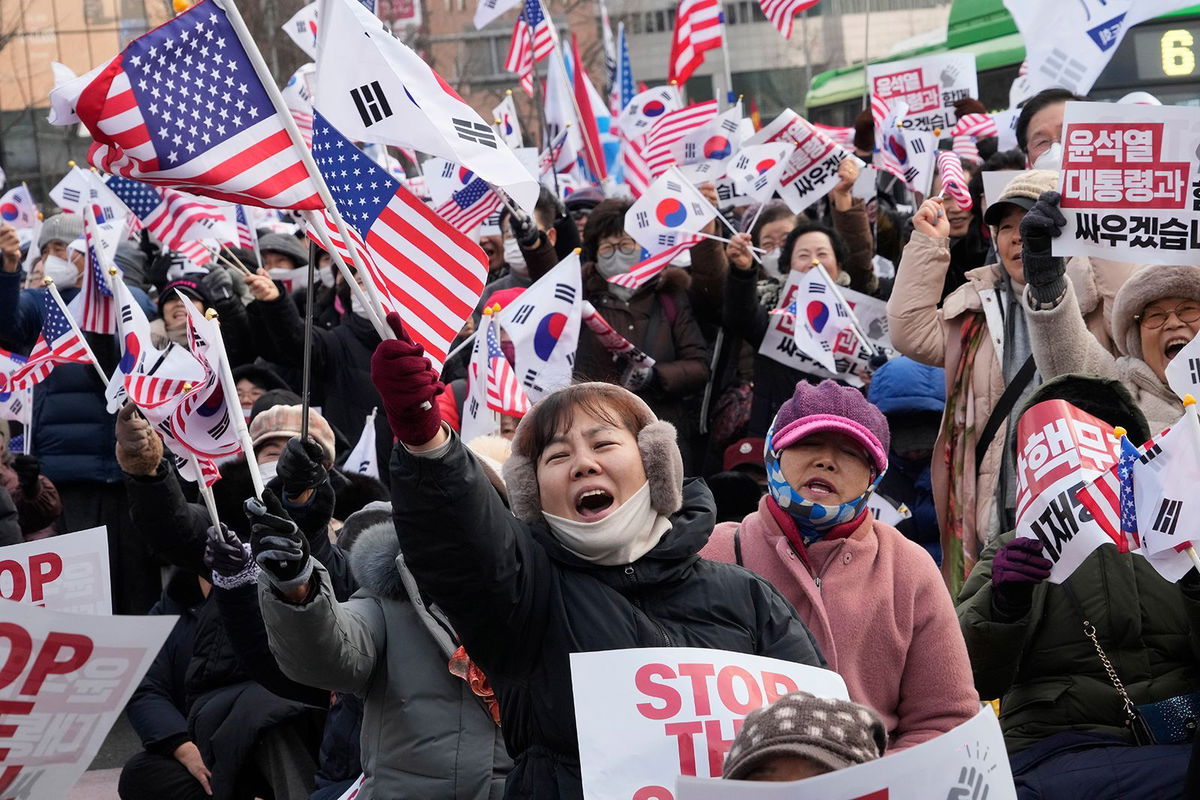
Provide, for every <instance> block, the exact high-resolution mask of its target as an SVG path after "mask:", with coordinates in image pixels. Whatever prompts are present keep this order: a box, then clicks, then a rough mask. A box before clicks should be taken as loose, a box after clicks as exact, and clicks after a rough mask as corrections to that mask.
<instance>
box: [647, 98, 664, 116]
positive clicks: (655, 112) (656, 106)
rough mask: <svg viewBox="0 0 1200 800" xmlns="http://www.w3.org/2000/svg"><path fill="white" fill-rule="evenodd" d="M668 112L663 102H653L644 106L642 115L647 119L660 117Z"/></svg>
mask: <svg viewBox="0 0 1200 800" xmlns="http://www.w3.org/2000/svg"><path fill="white" fill-rule="evenodd" d="M666 110H667V107H666V105H665V104H664V103H663V102H662V101H661V100H651V101H650V102H648V103H646V105H644V106H642V114H643V115H645V116H647V117H658V116H661V115H662V114H663V112H665V111H666Z"/></svg>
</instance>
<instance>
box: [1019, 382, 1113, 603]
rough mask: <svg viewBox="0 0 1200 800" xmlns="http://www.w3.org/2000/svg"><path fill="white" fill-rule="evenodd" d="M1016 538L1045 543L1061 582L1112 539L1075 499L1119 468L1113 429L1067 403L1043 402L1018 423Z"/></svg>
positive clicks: (1053, 579)
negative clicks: (1094, 482)
mask: <svg viewBox="0 0 1200 800" xmlns="http://www.w3.org/2000/svg"><path fill="white" fill-rule="evenodd" d="M1017 442H1018V448H1017V463H1016V470H1017V535H1018V536H1029V537H1032V538H1035V539H1038V540H1039V541H1041V543H1042V555H1044V556H1045V557H1046V558H1048V559H1050V561H1052V562H1053V563H1054V566H1053V567H1052V568H1051V570H1050V578H1049V580H1050V582H1051V583H1062V582H1063V581H1064V580H1065V579H1066V578H1068V577H1069V576H1070V575H1071V573H1072V572H1074V571H1075V569H1076V567H1078V566H1079V565H1080V564H1082V563H1083V560H1084V559H1085V558H1087V556H1088V554H1090V553H1091V552H1092V551H1093V550H1095V549H1096V548H1097V547H1099V546H1100V545H1102V544H1106V543H1108V544H1111V543H1112V539H1111V538H1110V537H1109V536H1108V534H1106V533H1105V532H1104V529H1103V528H1102V527H1100V525H1099V524H1098V523H1097V522H1096V520H1095V518H1094V517H1093V516H1092V513H1091V512H1090V511H1089V510H1088V509H1087V508H1086V507H1085V506H1084V505H1083V502H1082V501H1080V499H1079V498H1078V497H1076V493H1077V492H1078V491H1079V490H1080V489H1082V488H1083V487H1084V486H1085V485H1086V484H1088V483H1090V482H1091V481H1093V480H1095V479H1096V478H1097V477H1099V476H1100V475H1102V474H1104V473H1105V472H1107V471H1108V470H1109V469H1111V468H1112V466H1113V465H1114V464H1116V463H1117V457H1116V452H1117V450H1116V448H1117V440H1116V439H1115V438H1113V435H1112V426H1111V425H1109V424H1108V423H1106V422H1104V421H1103V420H1100V419H1097V418H1096V417H1093V416H1092V415H1091V414H1088V413H1086V412H1083V411H1080V410H1079V409H1078V408H1076V407H1075V406H1073V405H1071V404H1070V403H1068V402H1066V401H1065V400H1047V401H1045V402H1043V403H1038V404H1037V405H1036V406H1033V407H1032V408H1030V409H1029V410H1028V411H1026V412H1025V413H1024V414H1022V415H1021V419H1020V420H1019V421H1018V422H1017Z"/></svg>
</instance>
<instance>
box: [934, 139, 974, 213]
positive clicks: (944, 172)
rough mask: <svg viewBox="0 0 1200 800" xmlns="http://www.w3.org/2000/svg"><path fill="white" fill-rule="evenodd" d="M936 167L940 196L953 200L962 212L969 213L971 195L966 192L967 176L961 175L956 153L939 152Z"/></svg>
mask: <svg viewBox="0 0 1200 800" xmlns="http://www.w3.org/2000/svg"><path fill="white" fill-rule="evenodd" d="M937 167H938V172H939V173H941V176H942V194H946V195H949V196H950V197H952V198H954V202H955V203H957V204H958V207H959V208H960V209H962V210H963V211H970V210H971V206H972V203H971V193H970V192H969V191H967V176H966V175H964V174H963V168H962V161H960V160H959V158H958V153H955V152H953V151H950V150H939V151H938V154H937Z"/></svg>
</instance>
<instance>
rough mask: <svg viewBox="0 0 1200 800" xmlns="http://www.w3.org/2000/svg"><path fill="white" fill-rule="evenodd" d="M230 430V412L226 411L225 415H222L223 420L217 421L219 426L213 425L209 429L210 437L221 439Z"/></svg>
mask: <svg viewBox="0 0 1200 800" xmlns="http://www.w3.org/2000/svg"><path fill="white" fill-rule="evenodd" d="M228 429H229V411H228V410H226V411H225V413H223V414H222V415H221V419H220V420H218V421H217V424H216V425H213V426H212V427H211V428H209V429H208V435H209V436H211V437H212V438H213V439H220V438H221V437H222V436H224V435H225V431H226V430H228Z"/></svg>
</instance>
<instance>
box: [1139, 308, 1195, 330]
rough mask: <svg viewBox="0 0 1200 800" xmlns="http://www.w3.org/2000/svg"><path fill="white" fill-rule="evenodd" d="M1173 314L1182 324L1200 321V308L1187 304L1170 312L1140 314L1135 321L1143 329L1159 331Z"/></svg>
mask: <svg viewBox="0 0 1200 800" xmlns="http://www.w3.org/2000/svg"><path fill="white" fill-rule="evenodd" d="M1172 314H1174V315H1175V316H1176V317H1178V318H1179V321H1180V322H1186V323H1189V324H1190V323H1192V322H1195V321H1196V320H1198V319H1200V306H1198V305H1195V304H1193V303H1185V304H1184V305H1181V306H1179V307H1178V308H1174V309H1172V310H1170V311H1151V312H1150V313H1149V314H1138V315H1137V316H1135V317H1134V318H1133V319H1134V322H1137V323H1139V324H1140V325H1142V327H1145V328H1149V329H1150V330H1157V329H1158V328H1161V327H1162V326H1163V325H1166V324H1167V317H1169V316H1171V315H1172Z"/></svg>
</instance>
